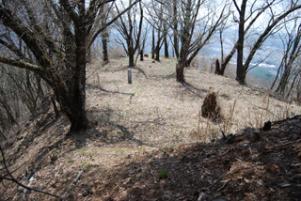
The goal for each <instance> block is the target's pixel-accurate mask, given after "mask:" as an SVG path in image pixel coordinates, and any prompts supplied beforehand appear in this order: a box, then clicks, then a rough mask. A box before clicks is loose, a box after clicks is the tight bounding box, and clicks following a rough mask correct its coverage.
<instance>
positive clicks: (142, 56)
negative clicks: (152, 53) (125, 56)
mask: <svg viewBox="0 0 301 201" xmlns="http://www.w3.org/2000/svg"><path fill="white" fill-rule="evenodd" d="M140 61H144V51H143V49H142V50H140Z"/></svg>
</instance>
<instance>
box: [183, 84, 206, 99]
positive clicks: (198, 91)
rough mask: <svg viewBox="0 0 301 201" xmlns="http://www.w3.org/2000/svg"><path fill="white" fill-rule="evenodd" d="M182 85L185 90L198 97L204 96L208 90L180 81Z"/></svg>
mask: <svg viewBox="0 0 301 201" xmlns="http://www.w3.org/2000/svg"><path fill="white" fill-rule="evenodd" d="M182 86H183V87H184V89H185V90H187V91H188V92H189V93H191V94H193V95H195V96H197V97H199V98H204V97H205V96H206V94H207V93H208V90H205V89H199V88H197V87H195V86H193V85H192V84H190V83H188V82H184V83H182Z"/></svg>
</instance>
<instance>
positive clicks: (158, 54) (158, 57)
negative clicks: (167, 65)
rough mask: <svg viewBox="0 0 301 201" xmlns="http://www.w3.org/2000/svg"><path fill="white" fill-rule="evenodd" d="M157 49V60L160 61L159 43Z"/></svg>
mask: <svg viewBox="0 0 301 201" xmlns="http://www.w3.org/2000/svg"><path fill="white" fill-rule="evenodd" d="M155 50H156V51H155V60H156V61H158V62H160V45H157V47H156V49H155Z"/></svg>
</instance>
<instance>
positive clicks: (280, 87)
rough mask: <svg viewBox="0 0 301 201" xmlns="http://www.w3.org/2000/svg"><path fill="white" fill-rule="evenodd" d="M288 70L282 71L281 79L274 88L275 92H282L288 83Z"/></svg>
mask: <svg viewBox="0 0 301 201" xmlns="http://www.w3.org/2000/svg"><path fill="white" fill-rule="evenodd" d="M289 75H290V72H289V71H284V73H283V75H282V76H281V79H280V81H279V84H278V87H277V89H276V92H278V93H280V94H284V92H285V88H286V86H287V84H288V79H289Z"/></svg>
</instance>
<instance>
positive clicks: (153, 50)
mask: <svg viewBox="0 0 301 201" xmlns="http://www.w3.org/2000/svg"><path fill="white" fill-rule="evenodd" d="M152 59H155V28H153V31H152Z"/></svg>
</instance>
